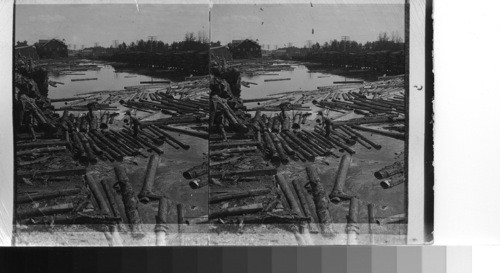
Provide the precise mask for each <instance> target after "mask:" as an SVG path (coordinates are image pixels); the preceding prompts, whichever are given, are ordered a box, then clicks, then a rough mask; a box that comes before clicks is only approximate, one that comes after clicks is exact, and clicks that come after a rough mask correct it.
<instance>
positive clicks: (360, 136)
mask: <svg viewBox="0 0 500 273" xmlns="http://www.w3.org/2000/svg"><path fill="white" fill-rule="evenodd" d="M343 128H344V129H346V130H348V131H349V132H351V133H352V134H354V135H356V136H357V137H358V138H360V139H362V140H364V141H365V142H366V143H368V144H370V145H371V146H372V147H373V148H375V149H377V150H380V149H382V146H381V145H378V144H376V143H374V142H373V141H371V140H369V139H368V138H366V137H365V136H363V135H362V134H360V133H358V132H356V131H354V130H353V129H351V128H350V127H349V126H344V127H343Z"/></svg>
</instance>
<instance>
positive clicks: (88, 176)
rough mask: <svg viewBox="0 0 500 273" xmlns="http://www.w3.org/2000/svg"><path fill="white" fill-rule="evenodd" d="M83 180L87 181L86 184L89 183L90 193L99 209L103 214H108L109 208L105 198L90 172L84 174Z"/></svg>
mask: <svg viewBox="0 0 500 273" xmlns="http://www.w3.org/2000/svg"><path fill="white" fill-rule="evenodd" d="M85 181H86V182H87V185H89V188H90V191H92V194H93V195H94V197H95V199H96V201H97V204H98V205H99V208H100V209H101V211H102V212H103V213H105V214H110V213H111V210H110V209H109V207H108V204H107V203H106V200H105V199H104V196H103V195H102V192H101V189H100V188H99V184H97V183H96V182H95V180H94V178H93V177H92V175H91V174H90V173H87V174H85Z"/></svg>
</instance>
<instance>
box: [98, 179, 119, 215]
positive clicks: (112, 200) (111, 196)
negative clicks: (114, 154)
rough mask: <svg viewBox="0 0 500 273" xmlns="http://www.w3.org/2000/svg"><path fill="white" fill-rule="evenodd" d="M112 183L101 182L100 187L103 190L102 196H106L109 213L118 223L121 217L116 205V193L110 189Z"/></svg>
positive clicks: (106, 180) (107, 181) (109, 181)
mask: <svg viewBox="0 0 500 273" xmlns="http://www.w3.org/2000/svg"><path fill="white" fill-rule="evenodd" d="M112 183H113V181H112V180H111V179H104V180H101V186H102V188H103V189H104V194H105V195H106V198H107V199H108V203H109V207H110V209H111V212H112V213H113V215H114V217H116V218H118V219H119V220H118V221H119V222H121V221H122V216H121V214H120V209H119V206H118V204H117V199H116V192H115V190H114V189H113V188H112Z"/></svg>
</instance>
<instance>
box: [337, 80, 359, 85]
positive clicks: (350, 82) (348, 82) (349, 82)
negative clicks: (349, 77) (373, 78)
mask: <svg viewBox="0 0 500 273" xmlns="http://www.w3.org/2000/svg"><path fill="white" fill-rule="evenodd" d="M339 83H344V84H353V83H364V81H354V80H353V81H334V82H333V84H339Z"/></svg>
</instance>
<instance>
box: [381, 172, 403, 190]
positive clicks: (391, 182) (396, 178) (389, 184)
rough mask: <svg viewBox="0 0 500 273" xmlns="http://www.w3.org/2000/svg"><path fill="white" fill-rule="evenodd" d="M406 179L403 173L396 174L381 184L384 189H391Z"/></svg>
mask: <svg viewBox="0 0 500 273" xmlns="http://www.w3.org/2000/svg"><path fill="white" fill-rule="evenodd" d="M405 181H406V179H405V177H404V176H403V175H396V176H394V177H393V178H391V179H385V180H382V182H380V186H381V187H382V188H384V189H390V188H393V187H395V186H397V185H401V184H403V183H404V182H405Z"/></svg>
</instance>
